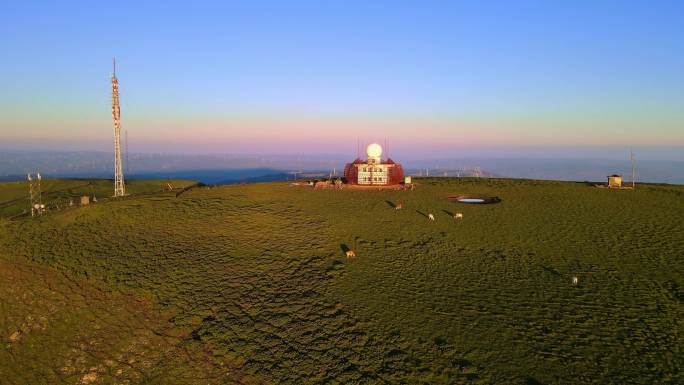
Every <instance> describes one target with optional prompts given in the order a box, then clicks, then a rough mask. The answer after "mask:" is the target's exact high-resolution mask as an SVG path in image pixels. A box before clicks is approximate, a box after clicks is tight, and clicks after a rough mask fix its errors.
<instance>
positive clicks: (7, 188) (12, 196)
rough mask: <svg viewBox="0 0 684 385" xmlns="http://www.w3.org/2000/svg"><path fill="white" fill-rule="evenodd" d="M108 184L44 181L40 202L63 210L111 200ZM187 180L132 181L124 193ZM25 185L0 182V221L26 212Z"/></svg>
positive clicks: (153, 190)
mask: <svg viewBox="0 0 684 385" xmlns="http://www.w3.org/2000/svg"><path fill="white" fill-rule="evenodd" d="M112 183H113V182H112V181H111V180H104V179H45V180H43V181H41V191H42V201H43V204H45V205H46V206H48V207H49V208H50V207H52V206H55V205H59V206H60V207H64V206H67V205H68V204H69V201H73V202H74V204H79V198H80V197H81V196H83V195H88V196H89V197H90V198H91V199H92V198H93V197H95V198H97V199H106V198H108V197H111V196H112V193H113V188H112ZM194 183H195V182H192V181H188V180H166V179H163V180H133V181H127V182H126V192H127V193H128V194H132V195H140V194H150V193H156V192H159V191H163V190H166V189H168V185H171V187H172V188H184V187H187V186H190V185H192V184H194ZM28 195H29V184H28V182H27V181H25V180H22V181H17V182H0V218H11V217H13V216H16V215H20V214H22V213H24V212H26V211H27V210H30V208H29V198H28Z"/></svg>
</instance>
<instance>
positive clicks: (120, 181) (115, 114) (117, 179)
mask: <svg viewBox="0 0 684 385" xmlns="http://www.w3.org/2000/svg"><path fill="white" fill-rule="evenodd" d="M113 65H114V71H113V72H112V118H114V196H115V197H122V196H124V195H126V187H125V186H124V177H123V165H122V162H121V109H120V108H119V80H118V79H117V78H116V59H113Z"/></svg>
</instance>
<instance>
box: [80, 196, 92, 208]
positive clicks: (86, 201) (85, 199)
mask: <svg viewBox="0 0 684 385" xmlns="http://www.w3.org/2000/svg"><path fill="white" fill-rule="evenodd" d="M89 204H90V197H89V196H87V195H84V196H82V197H81V206H87V205H89Z"/></svg>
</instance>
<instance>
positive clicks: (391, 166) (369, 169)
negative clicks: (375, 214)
mask: <svg viewBox="0 0 684 385" xmlns="http://www.w3.org/2000/svg"><path fill="white" fill-rule="evenodd" d="M366 155H367V156H368V157H367V158H366V160H365V161H364V160H362V159H361V158H360V157H359V156H358V154H357V158H356V159H355V160H354V161H353V162H351V163H347V164H346V165H345V167H344V177H345V179H346V180H347V183H349V184H356V185H371V186H387V185H394V184H400V183H402V182H404V169H403V168H402V167H401V164H399V163H395V162H394V161H393V160H392V159H390V158H389V157H387V158H386V159H385V160H383V159H382V147H380V145H379V144H377V143H372V144H370V145H368V147H367V148H366Z"/></svg>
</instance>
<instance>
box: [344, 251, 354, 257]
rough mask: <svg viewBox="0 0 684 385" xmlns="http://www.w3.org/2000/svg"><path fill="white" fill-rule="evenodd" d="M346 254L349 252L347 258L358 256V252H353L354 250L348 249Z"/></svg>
mask: <svg viewBox="0 0 684 385" xmlns="http://www.w3.org/2000/svg"><path fill="white" fill-rule="evenodd" d="M346 254H347V258H354V257H356V253H355V252H353V251H352V250H348V251H347V253H346Z"/></svg>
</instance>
